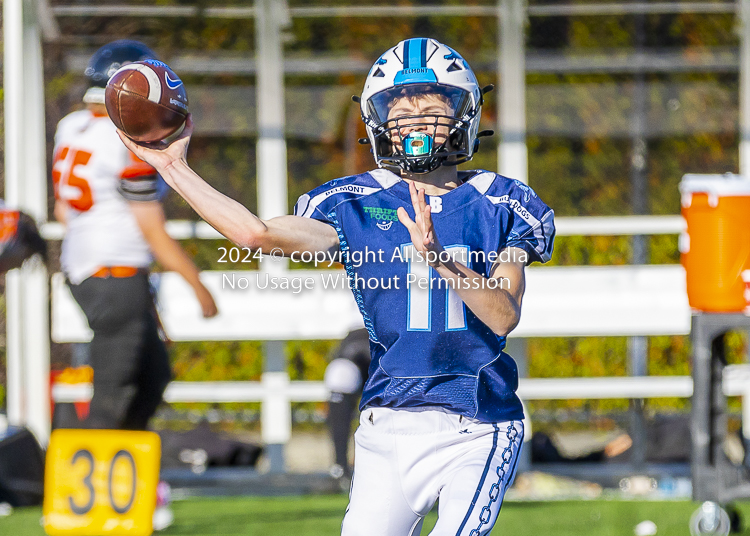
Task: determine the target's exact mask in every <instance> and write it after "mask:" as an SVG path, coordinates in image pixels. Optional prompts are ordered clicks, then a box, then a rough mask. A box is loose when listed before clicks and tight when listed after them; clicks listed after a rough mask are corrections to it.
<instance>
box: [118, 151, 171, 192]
mask: <svg viewBox="0 0 750 536" xmlns="http://www.w3.org/2000/svg"><path fill="white" fill-rule="evenodd" d="M159 180H160V178H159V175H158V174H157V173H156V170H155V169H154V168H153V167H151V166H150V165H149V164H147V163H146V162H144V161H143V160H140V159H139V158H138V157H137V156H135V155H134V154H133V153H131V152H130V151H128V156H127V159H126V163H125V166H124V167H123V168H122V170H121V172H120V183H119V185H118V191H119V192H120V194H121V195H122V196H123V197H124V198H125V199H127V200H128V201H158V200H160V199H161V197H162V195H163V192H162V190H163V189H161V188H160V187H159Z"/></svg>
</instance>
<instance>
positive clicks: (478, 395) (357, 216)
mask: <svg viewBox="0 0 750 536" xmlns="http://www.w3.org/2000/svg"><path fill="white" fill-rule="evenodd" d="M482 94H483V91H482V90H481V89H480V88H479V86H478V84H477V80H476V77H475V76H474V73H473V72H472V70H471V68H470V67H469V65H468V64H467V63H466V61H465V60H464V59H463V58H462V57H461V56H460V55H459V54H458V53H456V52H455V51H454V50H452V49H450V48H449V47H447V46H445V45H443V44H441V43H439V42H437V41H435V40H434V39H408V40H406V41H403V42H401V43H399V44H398V45H396V46H395V47H393V48H391V49H390V50H388V51H386V52H385V53H384V54H383V55H382V56H381V57H380V58H379V59H378V60H377V61H376V62H375V65H373V66H372V68H371V70H370V73H369V75H368V77H367V81H366V82H365V89H364V91H363V93H362V98H361V112H362V118H363V120H364V121H365V124H366V127H367V131H368V135H369V139H370V144H371V147H372V150H373V154H374V156H375V160H376V162H377V164H378V168H379V169H375V170H372V171H369V172H367V173H362V174H360V175H355V176H352V177H344V178H340V179H335V180H332V181H329V182H328V183H326V184H324V185H322V186H320V187H318V188H315V189H314V190H313V191H311V192H310V193H309V194H305V195H303V196H301V197H300V199H299V201H298V203H297V206H296V207H295V214H296V215H295V216H282V217H278V218H272V219H269V220H261V219H260V218H258V217H257V216H255V215H253V214H252V213H250V212H249V211H248V210H247V209H245V208H244V207H243V206H242V205H240V204H239V203H237V202H236V201H233V200H231V199H229V198H228V197H226V196H224V195H222V194H221V193H219V192H217V191H216V190H214V189H213V188H212V187H211V186H209V185H208V184H207V183H206V182H205V181H204V180H203V179H202V178H201V177H200V176H198V175H197V174H196V173H195V172H194V171H193V170H192V169H190V167H189V166H188V164H187V160H186V151H187V146H188V143H189V139H190V133H191V131H192V124H191V123H190V122H189V123H188V126H187V127H186V129H185V132H184V133H183V135H182V136H181V138H180V139H179V140H178V141H175V142H174V143H172V144H171V145H169V146H165V147H161V148H159V149H156V148H147V147H143V146H141V145H138V144H135V143H133V142H130V141H128V140H125V142H126V144H127V146H128V147H129V148H130V149H131V150H132V151H133V152H134V153H135V154H136V155H138V156H139V157H140V158H143V159H144V160H146V161H148V162H149V163H150V164H152V165H153V166H154V167H155V168H156V169H157V170H158V171H159V173H161V174H162V176H163V177H164V179H165V180H166V181H167V183H168V184H169V185H170V186H172V187H173V188H174V189H175V190H176V191H177V192H178V193H179V194H180V195H182V197H184V198H185V199H186V200H187V201H188V202H189V203H190V205H191V206H193V208H195V209H196V210H197V211H198V213H199V214H201V216H203V218H204V219H206V220H207V221H208V222H209V223H211V225H213V226H214V227H215V228H216V229H218V230H219V232H221V233H222V234H224V236H226V237H227V238H229V239H230V240H232V241H233V242H235V243H237V244H239V245H241V246H243V247H250V248H253V249H262V250H263V251H266V252H268V251H270V250H274V249H275V250H277V251H278V250H281V251H282V252H284V253H285V254H286V255H292V254H295V253H297V254H298V253H299V252H316V253H320V252H323V253H326V254H334V253H339V254H341V256H342V257H341V258H342V262H343V263H344V265H345V268H346V271H347V274H348V276H349V282H350V285H352V287H353V288H352V290H353V293H354V297H355V300H356V301H357V304H358V306H359V308H360V311H361V312H362V315H363V319H364V324H365V327H366V328H367V331H368V333H369V340H370V350H371V355H372V362H371V364H370V367H369V371H368V372H369V374H368V378H367V381H366V383H365V387H364V392H363V397H362V405H363V406H362V409H363V411H362V414H361V418H360V427H359V429H358V430H357V433H356V435H355V462H354V475H353V480H352V489H351V496H350V503H349V507H348V509H347V513H346V515H345V517H344V521H343V524H342V534H343V535H345V536H414V535H417V534H419V533H420V530H421V526H422V521H423V519H424V517H425V516H426V515H427V513H428V512H429V511H430V510H431V508H432V507H433V506H434V504H435V503H436V502H437V500H438V499H439V501H440V502H439V511H438V521H437V524H436V525H435V528H434V529H433V531H432V533H431V534H432V535H433V536H448V535H450V536H481V535H486V534H489V532H490V531H491V530H492V527H493V525H494V524H495V521H496V519H497V516H498V513H499V511H500V506H501V504H502V501H503V497H504V495H505V491H506V490H507V489H508V487H509V486H510V485H511V483H512V481H513V477H514V475H515V471H516V467H517V461H518V454H519V451H520V448H521V442H522V439H523V423H522V419H523V409H522V405H521V402H520V400H519V398H518V397H517V395H516V392H515V391H516V388H517V386H518V371H517V368H516V366H515V363H514V362H513V359H512V358H511V357H510V356H508V355H507V354H506V353H504V352H503V351H502V350H503V348H504V347H505V338H506V336H507V335H508V333H510V332H511V331H512V330H513V329H514V328H515V327H516V325H517V324H518V322H519V320H520V314H521V300H522V298H523V294H524V290H525V276H524V269H525V266H526V265H527V264H528V263H530V262H533V261H539V262H546V261H547V260H549V258H550V256H551V253H552V244H553V240H554V223H553V219H554V214H553V211H552V210H551V209H550V208H549V207H548V206H547V205H545V204H544V203H543V202H542V201H541V200H540V199H539V198H538V196H537V195H536V193H535V192H534V191H533V190H531V188H529V187H528V186H526V185H525V184H523V183H520V182H519V181H514V180H512V179H509V178H507V177H502V176H499V175H497V174H495V173H492V172H489V171H484V170H474V171H461V172H458V171H457V170H456V167H455V166H456V165H457V164H461V163H463V162H466V161H468V160H470V159H471V157H472V156H473V154H474V152H475V151H476V150H477V147H478V144H479V141H478V138H479V137H480V136H481V135H482V134H483V133H481V132H479V131H478V127H479V118H480V115H481V105H482V102H483V98H482ZM121 137H123V136H122V134H121ZM123 139H124V137H123ZM300 216H301V217H300ZM367 251H369V252H370V254H372V255H371V256H369V257H365V254H366V252H367ZM380 251H382V252H383V253H384V255H382V256H380V255H379V252H380ZM358 259H359V261H363V262H359V261H358ZM410 281H411V285H410V284H409V282H410ZM373 282H374V283H373Z"/></svg>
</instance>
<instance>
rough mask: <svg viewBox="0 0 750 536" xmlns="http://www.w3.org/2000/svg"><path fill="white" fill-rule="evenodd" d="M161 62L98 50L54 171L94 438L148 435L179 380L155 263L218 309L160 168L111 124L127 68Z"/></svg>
mask: <svg viewBox="0 0 750 536" xmlns="http://www.w3.org/2000/svg"><path fill="white" fill-rule="evenodd" d="M149 58H153V59H155V58H156V56H155V54H154V53H153V52H152V51H151V50H150V49H149V48H148V47H146V46H145V45H144V44H142V43H139V42H137V41H128V40H122V41H115V42H112V43H109V44H107V45H105V46H103V47H102V48H100V49H99V50H98V51H97V52H96V53H95V54H94V55H93V56H92V58H91V60H90V61H89V64H88V67H87V68H86V71H85V74H86V77H87V78H88V80H89V83H90V87H89V88H88V90H87V91H86V93H85V95H84V97H83V101H84V103H86V108H85V109H84V110H80V111H76V112H73V113H71V114H69V115H67V116H66V117H64V118H63V119H62V120H61V121H60V123H59V124H58V126H57V132H56V134H55V152H54V162H53V168H52V170H53V171H52V175H53V182H54V186H55V198H56V203H55V216H56V218H57V219H58V220H59V221H60V222H62V223H64V224H65V226H66V232H65V238H64V240H63V243H62V255H61V264H62V270H63V272H64V273H65V275H66V277H67V281H68V284H69V286H70V290H71V292H72V294H73V297H74V298H75V299H76V301H77V302H78V304H79V305H80V306H81V309H83V312H84V313H85V315H86V319H87V320H88V323H89V326H90V327H91V329H92V330H93V332H94V338H93V340H92V341H91V346H90V354H91V357H90V359H91V365H92V368H93V369H94V396H93V398H92V400H91V406H90V412H89V417H88V419H87V420H86V422H85V423H84V425H85V426H87V427H91V428H109V429H128V430H145V429H146V426H147V424H148V421H149V419H150V418H151V417H152V416H153V414H154V413H155V412H156V409H157V406H158V405H159V403H160V402H161V400H162V394H163V392H164V389H165V388H166V386H167V383H168V382H169V381H170V379H171V370H170V367H169V360H168V357H167V351H166V348H165V345H164V342H163V341H162V340H161V339H160V337H159V333H158V321H157V318H156V311H155V307H154V302H153V298H152V295H151V289H150V286H149V276H148V268H149V265H150V264H151V261H152V255H153V256H155V257H156V259H157V260H158V261H159V263H160V264H161V265H162V266H163V267H164V268H165V269H166V270H172V271H175V272H178V273H179V274H180V275H182V276H183V277H184V278H185V280H186V281H187V282H188V283H189V284H190V286H191V287H192V288H193V290H194V291H195V295H196V297H197V298H198V301H199V302H200V307H201V311H202V314H203V316H204V317H211V316H214V315H216V314H217V309H216V304H215V303H214V300H213V298H212V296H211V294H210V292H209V291H208V290H207V289H206V287H205V286H203V284H202V283H201V281H200V279H199V277H198V270H197V268H196V267H195V265H194V264H193V263H192V261H191V260H190V259H189V258H188V257H187V255H186V254H185V252H184V251H183V250H182V249H181V248H180V246H179V244H178V243H177V242H175V241H174V240H173V239H172V238H171V237H170V236H169V235H168V234H167V233H166V230H165V228H164V222H165V218H164V212H163V210H162V206H161V203H160V202H159V200H160V198H161V196H162V194H163V193H164V191H165V190H166V185H164V183H163V182H161V186H160V180H159V178H158V176H157V173H156V171H155V170H154V168H153V167H151V166H150V165H148V164H146V163H145V162H143V161H142V160H140V159H138V158H136V157H135V155H133V153H131V152H130V151H129V150H128V149H127V148H126V147H125V146H124V145H123V143H122V142H121V141H120V138H119V137H118V136H117V129H116V128H115V126H114V124H113V123H112V121H110V119H109V117H108V116H107V111H106V108H105V106H104V88H105V87H106V84H107V80H108V79H109V76H110V75H111V74H112V73H114V72H115V71H116V70H117V69H119V68H120V66H121V65H123V64H125V63H129V62H133V61H139V60H143V59H149Z"/></svg>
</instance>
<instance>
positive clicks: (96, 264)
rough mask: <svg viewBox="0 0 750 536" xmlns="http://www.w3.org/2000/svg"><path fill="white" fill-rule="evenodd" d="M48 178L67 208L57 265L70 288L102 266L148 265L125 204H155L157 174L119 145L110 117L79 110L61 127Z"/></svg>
mask: <svg viewBox="0 0 750 536" xmlns="http://www.w3.org/2000/svg"><path fill="white" fill-rule="evenodd" d="M52 177H53V181H54V184H55V197H56V198H57V199H59V200H62V201H64V202H65V204H66V205H67V213H66V220H67V224H66V225H67V230H66V233H65V239H64V240H63V244H62V256H61V264H62V269H63V271H64V272H65V274H66V275H67V276H68V279H70V282H71V283H73V284H79V283H80V282H81V281H83V280H84V279H86V278H87V277H90V276H91V275H92V274H94V273H95V272H96V271H97V270H98V269H99V268H102V267H105V266H133V267H138V268H142V267H147V266H148V265H149V264H150V263H151V253H150V251H149V247H148V244H147V242H146V240H145V239H144V237H143V234H142V233H141V230H140V229H139V227H138V223H137V222H136V220H135V217H134V216H133V213H132V212H131V210H130V208H129V207H128V199H133V200H135V199H139V200H152V199H157V197H156V190H155V182H156V171H155V170H154V168H152V167H151V166H149V165H148V164H146V163H145V162H143V161H141V160H139V159H138V158H136V157H135V155H133V154H132V153H131V152H130V151H129V150H128V149H127V148H126V147H125V145H123V143H122V141H121V140H120V138H119V137H118V136H117V129H116V128H115V126H114V124H113V123H112V121H110V119H109V117H107V116H101V115H96V114H94V113H92V112H91V111H89V110H82V111H78V112H73V113H71V114H69V115H67V116H66V117H64V118H63V119H62V120H61V121H60V123H59V124H58V125H57V132H56V133H55V157H54V162H53V167H52Z"/></svg>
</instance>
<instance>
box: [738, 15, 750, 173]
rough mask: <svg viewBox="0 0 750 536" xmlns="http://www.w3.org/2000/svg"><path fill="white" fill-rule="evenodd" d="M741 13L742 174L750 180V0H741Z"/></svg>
mask: <svg viewBox="0 0 750 536" xmlns="http://www.w3.org/2000/svg"><path fill="white" fill-rule="evenodd" d="M739 15H740V175H742V176H743V177H745V178H746V179H748V180H750V0H740V1H739Z"/></svg>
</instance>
